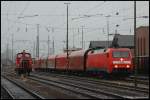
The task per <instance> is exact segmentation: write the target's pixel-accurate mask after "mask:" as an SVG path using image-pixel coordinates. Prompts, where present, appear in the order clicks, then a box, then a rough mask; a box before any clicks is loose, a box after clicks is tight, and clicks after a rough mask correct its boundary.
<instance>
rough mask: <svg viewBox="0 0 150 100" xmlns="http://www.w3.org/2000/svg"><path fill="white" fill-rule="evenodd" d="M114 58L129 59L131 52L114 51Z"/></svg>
mask: <svg viewBox="0 0 150 100" xmlns="http://www.w3.org/2000/svg"><path fill="white" fill-rule="evenodd" d="M113 57H115V58H120V57H123V58H128V57H129V52H128V51H113Z"/></svg>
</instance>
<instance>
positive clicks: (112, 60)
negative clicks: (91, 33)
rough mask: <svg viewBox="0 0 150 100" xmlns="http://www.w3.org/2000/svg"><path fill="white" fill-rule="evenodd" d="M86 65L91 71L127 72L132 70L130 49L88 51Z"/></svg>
mask: <svg viewBox="0 0 150 100" xmlns="http://www.w3.org/2000/svg"><path fill="white" fill-rule="evenodd" d="M86 67H87V70H88V71H93V72H106V73H108V74H113V73H119V74H122V73H125V74H129V73H131V72H132V70H133V65H132V55H131V51H130V49H128V48H108V49H107V50H105V49H100V50H92V51H90V52H89V53H88V56H87V61H86Z"/></svg>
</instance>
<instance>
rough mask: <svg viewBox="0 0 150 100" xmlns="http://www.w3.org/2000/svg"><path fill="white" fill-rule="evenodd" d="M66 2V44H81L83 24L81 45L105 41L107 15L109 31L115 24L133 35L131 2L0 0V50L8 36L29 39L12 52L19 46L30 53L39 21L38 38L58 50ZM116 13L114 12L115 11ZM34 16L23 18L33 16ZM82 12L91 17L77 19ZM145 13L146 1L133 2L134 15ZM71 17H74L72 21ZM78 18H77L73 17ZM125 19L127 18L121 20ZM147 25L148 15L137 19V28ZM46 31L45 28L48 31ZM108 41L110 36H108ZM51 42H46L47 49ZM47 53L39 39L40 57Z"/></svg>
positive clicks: (112, 29)
mask: <svg viewBox="0 0 150 100" xmlns="http://www.w3.org/2000/svg"><path fill="white" fill-rule="evenodd" d="M66 2H70V3H71V4H70V5H69V47H73V34H74V45H75V47H79V48H80V47H81V39H82V37H81V36H82V35H81V32H82V30H81V27H82V26H83V27H84V29H83V32H84V41H85V48H84V49H87V48H88V46H89V41H91V40H107V20H106V17H105V16H107V15H111V17H110V18H109V33H114V32H115V29H116V25H117V24H118V25H119V27H118V28H117V30H118V33H120V34H123V35H125V34H128V35H129V34H131V35H133V32H134V31H133V25H134V23H133V17H134V2H133V1H105V2H104V1H1V52H3V51H4V50H6V44H7V43H9V44H10V45H9V47H10V48H11V36H12V34H14V40H15V41H16V40H30V41H28V42H15V43H14V52H15V53H17V52H20V51H22V50H23V49H25V50H27V51H29V52H32V53H33V45H34V42H35V40H36V35H37V26H36V24H40V29H39V34H40V40H47V39H48V35H50V40H51V41H52V40H53V39H54V41H55V54H58V53H62V50H63V48H65V46H66V44H65V42H63V41H65V40H66V5H65V4H64V3H66ZM117 12H118V13H119V15H116V13H117ZM35 14H38V15H39V16H35V17H24V18H20V19H18V17H23V16H33V15H35ZM84 15H93V16H92V17H89V18H88V17H85V18H81V17H83V16H84ZM140 16H149V2H148V1H137V17H140ZM72 18H76V19H74V20H72ZM77 18H78V19H77ZM130 18H131V19H130ZM125 19H127V20H125ZM147 25H149V18H147V19H144V18H137V27H139V26H147ZM48 30H49V31H48ZM110 40H112V36H110ZM51 47H52V44H50V48H51ZM46 55H47V43H46V42H40V56H46Z"/></svg>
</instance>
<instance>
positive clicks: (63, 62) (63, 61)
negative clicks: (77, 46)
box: [55, 53, 67, 70]
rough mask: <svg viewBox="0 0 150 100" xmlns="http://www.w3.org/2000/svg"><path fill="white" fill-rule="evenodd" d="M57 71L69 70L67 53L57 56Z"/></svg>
mask: <svg viewBox="0 0 150 100" xmlns="http://www.w3.org/2000/svg"><path fill="white" fill-rule="evenodd" d="M55 61H56V69H61V70H66V69H67V53H64V54H60V55H57V56H56V60H55Z"/></svg>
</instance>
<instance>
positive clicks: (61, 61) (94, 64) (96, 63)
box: [43, 48, 133, 73]
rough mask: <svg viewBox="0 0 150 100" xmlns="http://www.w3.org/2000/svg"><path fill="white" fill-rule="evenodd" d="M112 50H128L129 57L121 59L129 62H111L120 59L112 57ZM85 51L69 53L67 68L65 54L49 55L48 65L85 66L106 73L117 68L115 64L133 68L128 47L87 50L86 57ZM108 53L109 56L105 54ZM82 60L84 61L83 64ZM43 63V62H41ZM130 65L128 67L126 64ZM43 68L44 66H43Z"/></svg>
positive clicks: (59, 66) (75, 69)
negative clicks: (96, 50) (129, 62)
mask: <svg viewBox="0 0 150 100" xmlns="http://www.w3.org/2000/svg"><path fill="white" fill-rule="evenodd" d="M113 51H129V57H128V58H123V61H131V64H113V61H120V59H121V58H114V57H113V56H112V52H113ZM85 52H86V51H83V50H80V51H74V52H71V53H70V54H69V67H68V68H67V54H66V53H64V54H60V55H56V56H55V55H51V56H49V57H48V67H49V68H52V69H53V68H56V69H59V70H67V69H68V70H74V71H77V70H78V71H84V67H85V66H86V70H95V69H96V70H98V71H101V70H103V71H105V72H107V73H112V71H113V69H117V68H115V67H114V66H115V65H117V66H118V68H119V69H122V68H124V69H128V70H129V71H132V70H133V63H132V55H131V51H130V49H128V48H108V49H107V50H106V51H105V52H102V51H101V52H95V51H94V53H92V52H91V51H89V52H88V53H87V56H86V58H85V57H84V56H85ZM107 55H109V56H107ZM84 60H86V63H85V65H84ZM43 63H45V62H43ZM127 65H130V68H127V67H126V66H127ZM43 68H44V67H43Z"/></svg>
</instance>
